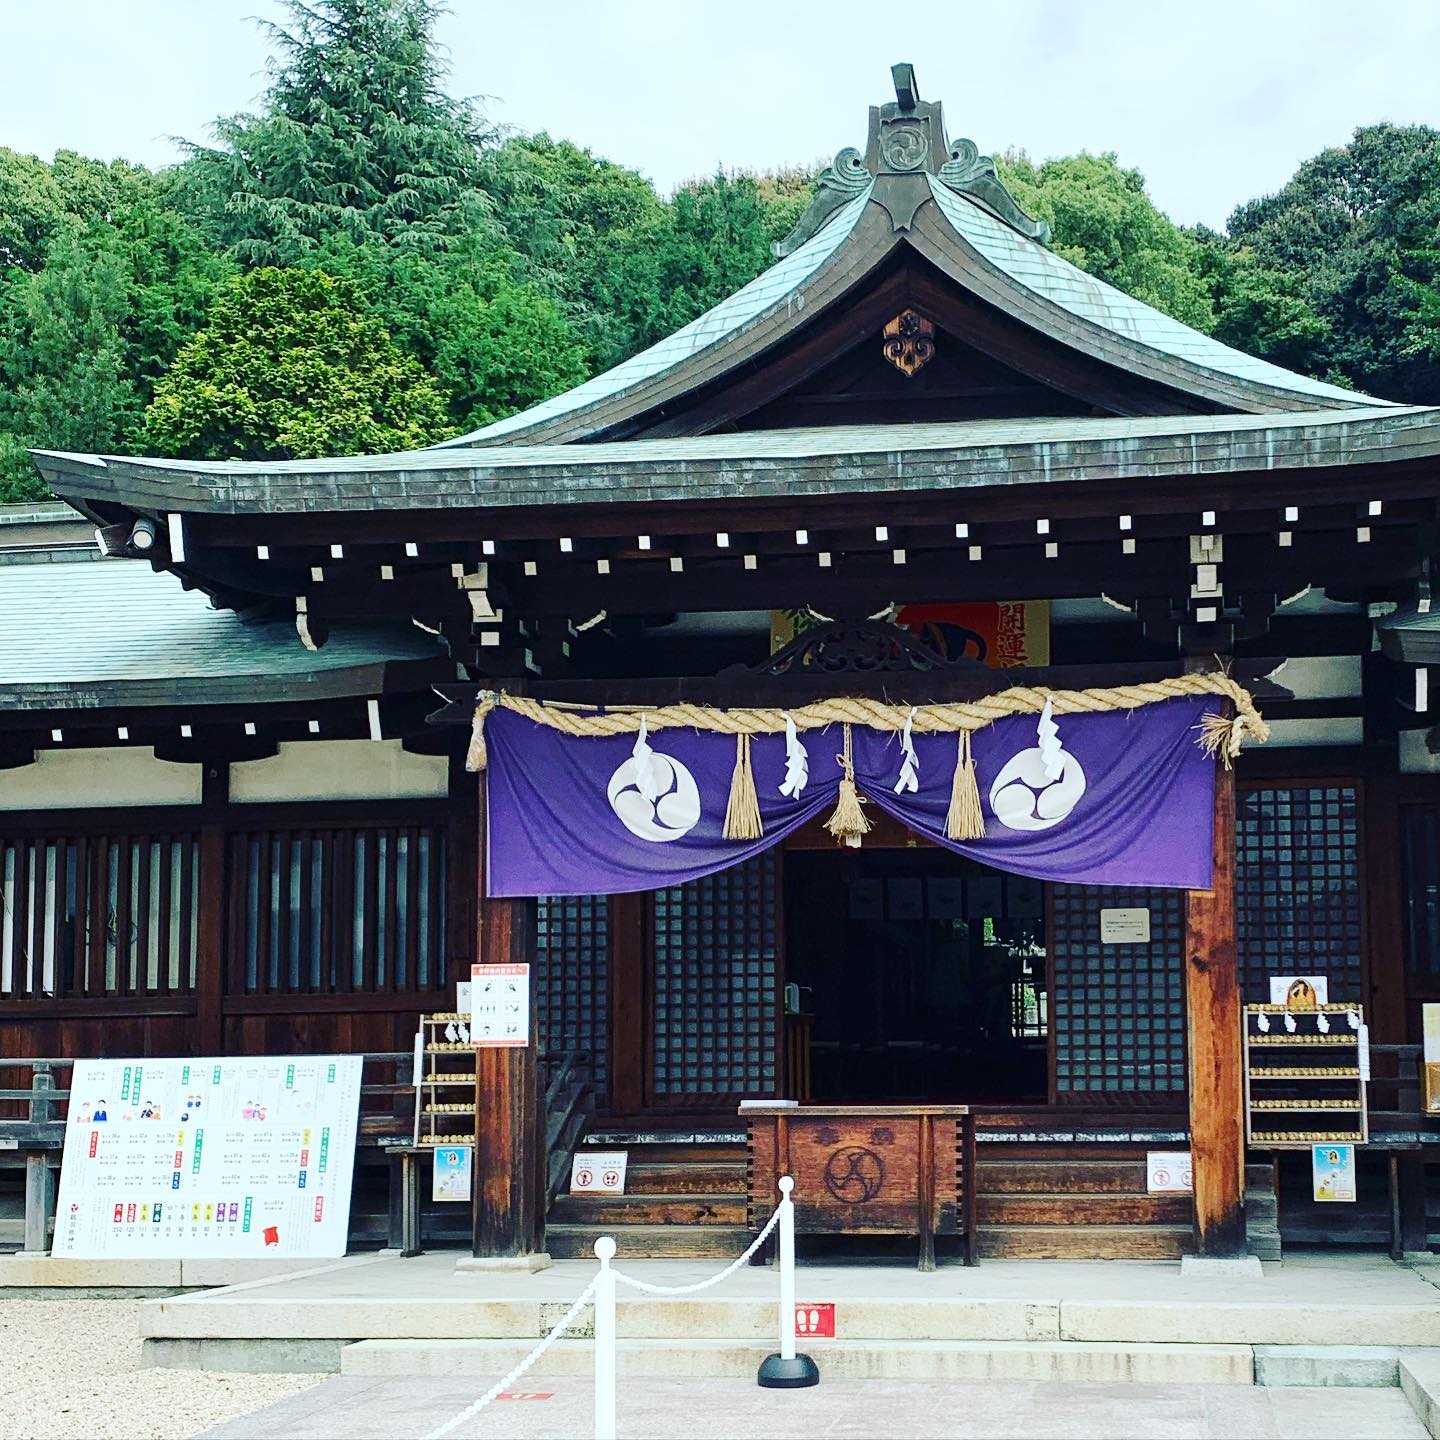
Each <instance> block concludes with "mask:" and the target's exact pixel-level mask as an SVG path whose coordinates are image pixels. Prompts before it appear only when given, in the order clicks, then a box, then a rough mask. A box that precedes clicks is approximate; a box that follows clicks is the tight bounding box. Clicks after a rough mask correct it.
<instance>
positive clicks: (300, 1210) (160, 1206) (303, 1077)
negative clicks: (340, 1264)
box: [54, 1055, 362, 1260]
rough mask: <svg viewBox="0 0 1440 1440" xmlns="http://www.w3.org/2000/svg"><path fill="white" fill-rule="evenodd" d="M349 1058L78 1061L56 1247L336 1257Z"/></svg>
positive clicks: (348, 1141)
mask: <svg viewBox="0 0 1440 1440" xmlns="http://www.w3.org/2000/svg"><path fill="white" fill-rule="evenodd" d="M361 1060H362V1057H361V1056H359V1055H303V1056H295V1057H293V1058H290V1057H275V1058H272V1057H254V1056H221V1057H216V1058H210V1059H195V1060H153V1059H143V1060H82V1061H77V1062H76V1065H75V1069H74V1072H73V1075H72V1078H71V1081H70V1114H69V1118H68V1120H67V1121H66V1125H65V1153H64V1158H63V1161H62V1164H61V1170H60V1200H59V1204H58V1206H57V1209H56V1215H55V1244H54V1253H55V1254H56V1255H61V1256H68V1257H71V1258H74V1259H82V1260H97V1259H104V1260H117V1259H152V1258H153V1259H240V1258H247V1259H248V1258H253V1257H272V1258H277V1259H280V1258H288V1257H305V1258H315V1259H325V1258H330V1257H336V1256H341V1255H344V1253H345V1242H346V1238H347V1235H348V1232H349V1228H350V1182H351V1178H352V1173H353V1171H354V1168H355V1129H356V1121H357V1116H358V1112H359V1108H360V1066H361Z"/></svg>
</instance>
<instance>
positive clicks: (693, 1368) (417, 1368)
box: [340, 1339, 1253, 1385]
mask: <svg viewBox="0 0 1440 1440" xmlns="http://www.w3.org/2000/svg"><path fill="white" fill-rule="evenodd" d="M529 1348H530V1347H529V1345H528V1344H526V1343H525V1342H519V1341H509V1340H441V1341H436V1340H365V1341H361V1342H360V1343H358V1344H355V1345H347V1346H346V1347H345V1349H344V1350H343V1351H342V1352H341V1356H340V1373H341V1374H342V1375H355V1376H362V1375H363V1376H407V1377H417V1378H419V1377H441V1376H444V1377H454V1376H467V1377H473V1378H474V1379H476V1380H477V1381H479V1380H490V1379H494V1378H496V1377H498V1376H500V1375H503V1374H505V1372H506V1371H507V1370H509V1369H510V1368H511V1367H512V1366H514V1365H516V1364H518V1363H519V1362H520V1361H521V1360H523V1359H524V1358H525V1356H526V1355H527V1354H528V1353H529ZM774 1348H775V1346H774V1342H773V1340H770V1339H766V1340H763V1341H760V1340H757V1341H749V1342H745V1341H729V1340H685V1341H679V1342H677V1341H676V1340H673V1339H664V1340H622V1341H621V1342H620V1345H619V1348H618V1355H617V1369H618V1372H619V1373H620V1374H621V1375H636V1376H673V1375H703V1376H728V1377H734V1378H737V1379H739V1378H753V1377H754V1375H755V1370H756V1368H757V1367H758V1365H759V1364H760V1362H761V1360H763V1359H764V1358H765V1356H766V1355H768V1354H769V1353H771V1351H773V1350H774ZM801 1349H807V1350H808V1352H809V1353H810V1354H811V1355H812V1356H813V1358H814V1360H815V1363H816V1364H817V1365H818V1366H819V1367H820V1373H821V1376H822V1377H828V1378H831V1379H886V1380H891V1379H906V1380H920V1379H924V1380H940V1379H945V1380H1029V1381H1051V1382H1055V1381H1059V1382H1067V1383H1081V1382H1084V1383H1089V1384H1114V1383H1124V1382H1131V1383H1138V1384H1151V1385H1249V1384H1250V1383H1251V1381H1252V1378H1253V1364H1252V1360H1251V1351H1250V1347H1249V1346H1248V1345H1174V1344H1165V1343H1151V1344H1112V1343H1105V1342H1099V1343H1091V1342H1085V1341H1076V1340H1071V1341H1064V1340H1056V1341H1033V1340H1032V1341H1023V1340H1011V1341H1005V1340H974V1341H956V1340H890V1341H876V1340H816V1341H812V1342H810V1343H809V1344H808V1346H807V1345H804V1344H802V1346H801ZM594 1363H595V1361H594V1344H593V1342H592V1341H590V1340H568V1339H562V1340H558V1341H556V1343H555V1344H554V1345H553V1346H552V1347H551V1348H550V1349H549V1350H548V1351H547V1352H546V1353H545V1354H544V1355H543V1356H541V1358H540V1360H539V1361H538V1362H537V1363H536V1365H535V1367H534V1368H533V1369H531V1370H529V1371H527V1372H526V1384H529V1383H530V1382H531V1381H532V1380H534V1379H538V1378H543V1377H544V1376H547V1375H551V1376H558V1375H589V1374H591V1373H593V1367H594Z"/></svg>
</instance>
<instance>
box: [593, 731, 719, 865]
mask: <svg viewBox="0 0 1440 1440" xmlns="http://www.w3.org/2000/svg"><path fill="white" fill-rule="evenodd" d="M647 736H648V732H647V728H646V725H645V721H644V718H643V717H642V718H641V721H640V733H639V735H638V736H636V738H635V748H634V750H632V751H631V752H630V758H629V759H628V760H626V761H625V762H624V764H622V765H621V766H620V768H619V769H618V770H616V772H615V773H614V774H613V775H612V776H611V777H610V784H609V785H608V786H607V787H606V791H605V795H606V798H607V799H608V800H609V801H610V808H611V809H612V810H613V811H614V812H615V814H616V815H617V816H618V817H619V819H620V823H621V824H622V825H623V826H624V827H625V828H626V829H627V830H628V831H629V832H630V833H631V834H632V835H634V836H636V837H637V838H638V839H641V840H651V841H654V842H656V843H663V842H664V841H666V840H678V839H679V838H680V837H681V836H682V835H688V834H689V833H690V832H691V831H692V830H693V829H694V828H695V827H696V825H698V824H699V823H700V788H699V786H697V785H696V784H695V777H694V776H693V775H692V774H691V773H690V772H689V770H687V769H686V768H685V766H684V765H682V764H681V763H680V761H678V760H676V759H675V758H674V757H673V756H670V755H662V754H660V753H659V751H657V750H653V749H651V747H650V744H649V740H648V738H647Z"/></svg>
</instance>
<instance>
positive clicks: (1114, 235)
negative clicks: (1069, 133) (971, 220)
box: [999, 153, 1215, 332]
mask: <svg viewBox="0 0 1440 1440" xmlns="http://www.w3.org/2000/svg"><path fill="white" fill-rule="evenodd" d="M999 170H1000V175H1001V178H1002V179H1003V180H1004V181H1005V183H1006V185H1007V186H1009V188H1010V191H1011V193H1012V194H1013V195H1014V196H1015V198H1016V200H1018V201H1019V202H1020V204H1021V205H1022V206H1023V207H1024V208H1025V209H1026V210H1028V211H1029V212H1030V213H1031V214H1032V215H1036V216H1040V217H1042V218H1044V219H1046V220H1048V221H1049V222H1050V229H1051V231H1052V236H1051V242H1050V246H1051V249H1053V250H1054V251H1055V252H1056V253H1057V254H1059V255H1063V256H1064V257H1065V259H1067V260H1069V261H1070V262H1071V263H1072V264H1074V265H1078V266H1079V267H1080V268H1081V269H1082V270H1088V271H1089V272H1090V274H1092V275H1094V276H1097V277H1098V278H1099V279H1101V280H1104V281H1106V282H1107V283H1108V284H1111V285H1113V286H1115V288H1116V289H1117V290H1123V291H1124V292H1125V293H1126V294H1127V295H1133V296H1134V297H1135V298H1136V299H1137V300H1143V301H1144V302H1145V303H1146V304H1147V305H1153V306H1154V307H1155V308H1156V309H1157V310H1163V311H1164V312H1165V313H1166V314H1167V315H1173V316H1174V317H1175V319H1177V320H1181V321H1184V323H1185V324H1187V325H1191V326H1193V327H1194V328H1195V329H1197V330H1204V331H1207V332H1208V331H1210V330H1212V329H1213V328H1214V326H1215V315H1214V311H1213V309H1212V306H1211V301H1210V292H1209V287H1208V286H1207V285H1206V282H1205V279H1204V277H1203V276H1202V274H1201V259H1200V255H1199V253H1198V247H1197V244H1196V242H1195V241H1194V239H1193V238H1192V237H1191V236H1189V235H1187V234H1186V233H1185V231H1183V230H1182V229H1180V227H1179V226H1178V225H1176V224H1175V223H1174V222H1173V221H1172V220H1170V219H1169V217H1168V216H1166V215H1165V214H1164V213H1163V212H1162V211H1160V210H1159V209H1157V208H1156V205H1155V202H1154V201H1153V200H1151V199H1150V196H1149V195H1148V194H1147V193H1146V191H1145V177H1144V176H1143V175H1141V173H1140V172H1139V171H1138V170H1126V169H1122V168H1121V166H1120V163H1119V161H1118V160H1117V159H1116V158H1115V156H1114V155H1109V154H1106V155H1089V154H1084V153H1082V154H1079V155H1067V156H1066V157H1064V158H1063V159H1059V160H1047V161H1045V163H1044V164H1043V165H1035V164H1034V163H1032V161H1031V160H1030V159H1029V158H1028V157H1027V156H1026V155H1024V154H1010V155H1006V156H1004V157H1003V158H1002V159H1001V160H1000V162H999Z"/></svg>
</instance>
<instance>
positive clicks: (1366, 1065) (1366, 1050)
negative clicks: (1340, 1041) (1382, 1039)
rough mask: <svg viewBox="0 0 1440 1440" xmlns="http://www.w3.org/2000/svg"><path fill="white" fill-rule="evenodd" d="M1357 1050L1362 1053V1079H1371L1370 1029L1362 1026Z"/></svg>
mask: <svg viewBox="0 0 1440 1440" xmlns="http://www.w3.org/2000/svg"><path fill="white" fill-rule="evenodd" d="M1355 1048H1356V1049H1357V1050H1359V1052H1360V1078H1361V1079H1362V1080H1369V1078H1370V1027H1369V1026H1368V1025H1361V1027H1360V1034H1359V1037H1358V1039H1357V1041H1356V1046H1355Z"/></svg>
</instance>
